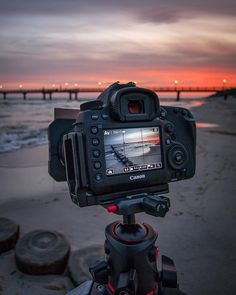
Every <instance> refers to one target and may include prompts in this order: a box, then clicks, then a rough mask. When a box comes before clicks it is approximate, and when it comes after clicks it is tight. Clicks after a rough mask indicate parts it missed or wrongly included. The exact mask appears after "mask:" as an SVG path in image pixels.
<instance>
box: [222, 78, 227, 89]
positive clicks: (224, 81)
mask: <svg viewBox="0 0 236 295" xmlns="http://www.w3.org/2000/svg"><path fill="white" fill-rule="evenodd" d="M226 82H227V80H226V79H223V89H225V84H226Z"/></svg>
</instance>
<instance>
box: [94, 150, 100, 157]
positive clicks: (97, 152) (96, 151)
mask: <svg viewBox="0 0 236 295" xmlns="http://www.w3.org/2000/svg"><path fill="white" fill-rule="evenodd" d="M100 155H101V152H100V151H99V150H93V156H94V158H98V157H99V156H100Z"/></svg>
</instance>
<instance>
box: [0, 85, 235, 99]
mask: <svg viewBox="0 0 236 295" xmlns="http://www.w3.org/2000/svg"><path fill="white" fill-rule="evenodd" d="M104 89H106V88H105V87H77V88H35V89H27V88H24V89H23V88H20V89H0V95H2V98H3V99H4V100H6V99H7V96H9V95H12V94H13V95H14V94H19V95H20V96H22V98H23V99H24V100H26V99H27V96H28V95H29V94H41V95H42V96H41V97H42V99H43V100H46V99H48V100H52V99H53V96H55V94H57V93H65V94H66V95H67V96H68V98H69V100H80V99H79V97H78V95H79V93H99V92H102V91H103V90H104ZM148 89H151V90H153V91H155V92H157V93H160V92H172V93H176V100H177V101H179V100H180V97H181V93H183V92H189V93H194V92H195V93H197V92H209V93H215V94H216V95H217V94H218V95H222V96H224V99H227V97H228V96H229V95H231V94H233V95H236V86H234V87H179V86H174V87H158V86H152V87H148ZM81 99H82V98H81Z"/></svg>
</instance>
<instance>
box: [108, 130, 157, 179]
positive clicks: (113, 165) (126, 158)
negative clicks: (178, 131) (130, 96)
mask: <svg viewBox="0 0 236 295" xmlns="http://www.w3.org/2000/svg"><path fill="white" fill-rule="evenodd" d="M103 134H104V146H105V159H106V175H116V174H124V173H131V172H139V171H144V170H152V169H161V168H162V156H161V146H160V132H159V127H145V128H126V129H105V130H103Z"/></svg>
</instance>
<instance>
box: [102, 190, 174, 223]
mask: <svg viewBox="0 0 236 295" xmlns="http://www.w3.org/2000/svg"><path fill="white" fill-rule="evenodd" d="M105 208H106V210H107V211H108V212H110V213H115V214H118V215H123V221H124V223H134V222H135V220H134V214H136V213H140V212H145V213H147V214H149V215H152V216H155V217H165V215H166V213H167V212H168V211H169V208H170V199H169V198H168V197H165V196H160V195H159V194H155V193H154V194H148V193H143V194H137V195H131V196H127V197H126V198H125V199H122V200H118V201H116V202H114V203H113V204H110V205H108V206H105Z"/></svg>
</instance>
